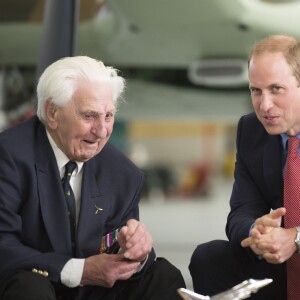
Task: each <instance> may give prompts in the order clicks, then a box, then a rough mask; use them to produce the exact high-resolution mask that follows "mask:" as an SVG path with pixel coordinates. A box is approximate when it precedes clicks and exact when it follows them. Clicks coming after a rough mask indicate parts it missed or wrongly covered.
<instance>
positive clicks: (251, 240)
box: [241, 237, 254, 248]
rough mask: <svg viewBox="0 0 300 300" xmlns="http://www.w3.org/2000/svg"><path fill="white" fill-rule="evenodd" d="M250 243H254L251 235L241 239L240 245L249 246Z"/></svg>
mask: <svg viewBox="0 0 300 300" xmlns="http://www.w3.org/2000/svg"><path fill="white" fill-rule="evenodd" d="M252 244H254V241H253V238H252V237H248V238H246V239H244V240H242V241H241V246H242V247H244V248H245V247H249V246H251V245H252Z"/></svg>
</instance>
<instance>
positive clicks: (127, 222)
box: [0, 56, 184, 300]
mask: <svg viewBox="0 0 300 300" xmlns="http://www.w3.org/2000/svg"><path fill="white" fill-rule="evenodd" d="M124 84H125V82H124V79H123V78H122V77H120V76H118V74H117V71H116V70H115V69H114V68H112V67H106V66H104V64H103V63H102V62H100V61H97V60H95V59H92V58H89V57H85V56H77V57H67V58H64V59H61V60H59V61H57V62H55V63H53V64H51V65H50V66H49V67H48V68H47V69H46V70H45V71H44V73H43V74H42V76H41V77H40V79H39V83H38V86H37V97H38V108H37V116H34V117H32V118H31V119H29V120H28V121H26V122H24V123H22V124H20V125H18V126H16V127H14V128H11V129H8V130H6V131H4V132H3V133H1V134H0V157H1V163H0V299H14V300H17V299H22V300H26V299H31V300H34V299H37V300H42V299H49V300H50V299H51V300H53V299H61V300H64V299H72V300H75V299H89V300H93V299H95V300H96V299H97V300H99V299H107V300H108V299H119V300H120V299H123V300H124V299H126V300H127V299H128V300H130V299H132V300H140V299H153V300H154V299H155V300H157V299H172V300H173V299H176V298H177V299H179V296H178V295H177V292H176V291H177V289H178V288H179V287H183V286H184V281H183V278H182V275H181V273H180V272H179V270H178V269H177V268H175V267H174V266H173V265H171V264H170V263H169V262H168V261H167V260H165V259H163V258H156V256H155V253H154V250H153V248H152V246H153V239H152V236H151V234H150V233H149V231H148V230H147V228H146V226H145V225H144V224H142V223H141V222H140V221H139V208H138V205H139V200H140V195H141V191H142V188H143V181H144V176H143V174H142V172H141V171H140V170H139V169H138V168H137V167H136V166H135V165H134V164H133V163H132V162H131V161H129V160H128V159H127V158H126V157H125V155H123V154H122V153H121V152H119V151H118V150H116V149H115V148H114V147H113V146H112V145H110V144H109V143H108V140H109V137H110V135H111V133H112V130H113V124H114V116H115V112H116V109H117V106H118V100H119V99H120V96H121V94H122V92H123V89H124ZM68 162H71V163H70V164H69V163H68ZM67 165H73V169H72V170H70V171H67V172H66V173H67V174H66V175H64V173H65V169H66V166H67ZM64 176H67V177H66V178H68V179H65V177H64ZM62 178H63V182H64V188H65V189H66V190H64V188H63V187H62V183H61V179H62Z"/></svg>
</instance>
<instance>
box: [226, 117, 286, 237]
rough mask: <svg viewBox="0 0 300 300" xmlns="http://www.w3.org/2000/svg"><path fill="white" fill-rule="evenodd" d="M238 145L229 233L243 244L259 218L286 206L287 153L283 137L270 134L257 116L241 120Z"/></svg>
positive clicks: (228, 222)
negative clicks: (285, 158)
mask: <svg viewBox="0 0 300 300" xmlns="http://www.w3.org/2000/svg"><path fill="white" fill-rule="evenodd" d="M236 144H237V154H236V165H235V174H234V175H235V182H234V186H233V191H232V196H231V199H230V205H231V211H230V213H229V216H228V220H227V226H226V233H227V236H228V238H229V240H231V241H233V242H237V243H240V242H241V240H243V239H244V238H246V237H248V235H249V229H250V227H251V225H252V224H253V223H254V221H255V219H257V218H258V217H261V216H263V215H265V214H268V213H269V212H270V209H271V208H272V209H276V208H278V207H282V206H283V177H282V159H283V154H282V144H281V137H280V135H269V134H268V133H267V132H266V130H265V129H264V127H263V125H262V124H261V123H260V122H259V121H258V119H257V117H256V115H255V114H254V113H252V114H249V115H247V116H244V117H242V118H241V120H240V122H239V124H238V130H237V142H236Z"/></svg>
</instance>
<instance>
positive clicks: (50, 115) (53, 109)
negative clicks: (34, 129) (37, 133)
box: [45, 100, 57, 129]
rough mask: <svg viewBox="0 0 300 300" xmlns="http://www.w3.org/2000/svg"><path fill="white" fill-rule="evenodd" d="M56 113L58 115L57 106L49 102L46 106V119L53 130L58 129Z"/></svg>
mask: <svg viewBox="0 0 300 300" xmlns="http://www.w3.org/2000/svg"><path fill="white" fill-rule="evenodd" d="M56 113H57V106H56V105H55V104H54V103H53V102H52V101H51V100H47V102H46V104H45V118H46V123H47V125H48V126H49V127H50V128H51V129H56V128H57V120H56Z"/></svg>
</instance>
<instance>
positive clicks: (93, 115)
mask: <svg viewBox="0 0 300 300" xmlns="http://www.w3.org/2000/svg"><path fill="white" fill-rule="evenodd" d="M82 116H83V118H84V119H85V120H90V119H93V118H95V114H94V113H92V112H86V113H83V114H82Z"/></svg>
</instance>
